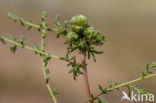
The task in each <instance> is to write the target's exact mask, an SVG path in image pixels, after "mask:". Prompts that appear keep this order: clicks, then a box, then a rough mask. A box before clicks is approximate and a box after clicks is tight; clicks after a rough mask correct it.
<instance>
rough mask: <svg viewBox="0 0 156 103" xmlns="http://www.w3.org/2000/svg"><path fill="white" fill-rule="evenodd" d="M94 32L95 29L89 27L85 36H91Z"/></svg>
mask: <svg viewBox="0 0 156 103" xmlns="http://www.w3.org/2000/svg"><path fill="white" fill-rule="evenodd" d="M94 32H95V30H94V28H93V27H89V28H87V29H86V30H85V31H84V33H85V35H91V34H94Z"/></svg>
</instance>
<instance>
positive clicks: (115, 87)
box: [94, 73, 156, 98]
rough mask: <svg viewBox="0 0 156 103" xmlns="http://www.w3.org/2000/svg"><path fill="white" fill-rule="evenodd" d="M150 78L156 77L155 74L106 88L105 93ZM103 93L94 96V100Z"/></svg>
mask: <svg viewBox="0 0 156 103" xmlns="http://www.w3.org/2000/svg"><path fill="white" fill-rule="evenodd" d="M151 77H156V73H154V74H150V75H147V76H144V77H141V78H138V79H135V80H132V81H129V82H126V83H122V84H119V85H117V86H114V87H112V88H107V91H112V90H115V89H119V88H121V87H125V86H128V85H130V84H133V83H136V82H139V81H142V80H144V79H148V78H151ZM102 94H103V93H102V92H101V93H99V94H98V95H97V96H95V97H94V98H97V97H99V96H100V95H102Z"/></svg>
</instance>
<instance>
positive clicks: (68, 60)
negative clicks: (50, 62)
mask: <svg viewBox="0 0 156 103" xmlns="http://www.w3.org/2000/svg"><path fill="white" fill-rule="evenodd" d="M0 37H1V38H2V39H3V40H4V42H8V43H11V44H15V45H16V46H18V47H21V48H25V49H27V50H30V51H33V52H35V53H38V54H41V55H45V56H49V57H51V58H54V59H58V60H62V61H66V62H72V61H71V60H70V59H64V58H63V57H59V56H56V55H52V54H48V53H46V52H43V51H41V50H38V49H35V48H32V47H29V46H26V45H24V46H23V45H21V44H20V43H18V42H16V41H13V40H10V39H8V38H5V37H2V36H0ZM77 64H81V63H79V62H77Z"/></svg>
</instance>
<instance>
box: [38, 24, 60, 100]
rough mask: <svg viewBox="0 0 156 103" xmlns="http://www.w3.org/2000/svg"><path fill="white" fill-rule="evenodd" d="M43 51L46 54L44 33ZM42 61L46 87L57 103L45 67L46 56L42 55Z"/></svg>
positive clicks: (42, 39) (42, 40)
mask: <svg viewBox="0 0 156 103" xmlns="http://www.w3.org/2000/svg"><path fill="white" fill-rule="evenodd" d="M43 23H44V22H43ZM43 29H44V28H43ZM41 51H43V52H44V38H43V33H42V38H41ZM41 61H42V69H43V74H44V78H45V81H46V86H47V88H48V91H49V93H50V96H51V98H52V100H53V101H54V103H57V100H56V98H55V94H54V93H53V92H52V88H51V85H50V84H49V78H48V76H47V73H46V72H45V71H46V66H45V62H44V55H41ZM47 80H48V81H47Z"/></svg>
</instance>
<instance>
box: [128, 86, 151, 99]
mask: <svg viewBox="0 0 156 103" xmlns="http://www.w3.org/2000/svg"><path fill="white" fill-rule="evenodd" d="M127 89H128V95H129V96H131V93H132V91H133V90H135V91H137V92H138V93H140V94H146V95H147V96H148V97H150V93H148V92H146V91H144V89H138V88H137V87H136V86H130V85H128V86H127Z"/></svg>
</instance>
